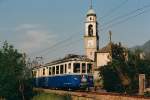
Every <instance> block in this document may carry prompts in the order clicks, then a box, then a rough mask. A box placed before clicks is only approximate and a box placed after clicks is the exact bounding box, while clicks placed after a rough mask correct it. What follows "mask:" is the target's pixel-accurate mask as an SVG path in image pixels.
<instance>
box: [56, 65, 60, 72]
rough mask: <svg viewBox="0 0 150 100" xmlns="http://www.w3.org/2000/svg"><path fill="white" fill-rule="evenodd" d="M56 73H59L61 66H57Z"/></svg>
mask: <svg viewBox="0 0 150 100" xmlns="http://www.w3.org/2000/svg"><path fill="white" fill-rule="evenodd" d="M56 74H59V66H56Z"/></svg>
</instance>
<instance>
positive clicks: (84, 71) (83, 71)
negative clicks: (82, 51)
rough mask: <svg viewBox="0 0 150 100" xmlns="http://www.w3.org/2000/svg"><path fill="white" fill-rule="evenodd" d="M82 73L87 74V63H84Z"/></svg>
mask: <svg viewBox="0 0 150 100" xmlns="http://www.w3.org/2000/svg"><path fill="white" fill-rule="evenodd" d="M82 73H86V66H85V63H82Z"/></svg>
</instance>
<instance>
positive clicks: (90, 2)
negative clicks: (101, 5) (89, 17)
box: [90, 0, 93, 9]
mask: <svg viewBox="0 0 150 100" xmlns="http://www.w3.org/2000/svg"><path fill="white" fill-rule="evenodd" d="M92 7H93V5H92V0H90V9H92Z"/></svg>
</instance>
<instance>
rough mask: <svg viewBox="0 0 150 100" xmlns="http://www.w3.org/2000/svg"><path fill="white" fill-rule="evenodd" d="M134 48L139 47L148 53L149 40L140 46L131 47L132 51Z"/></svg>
mask: <svg viewBox="0 0 150 100" xmlns="http://www.w3.org/2000/svg"><path fill="white" fill-rule="evenodd" d="M135 49H140V50H142V51H144V52H145V53H150V40H149V41H147V42H146V43H144V44H143V45H141V46H135V47H133V48H131V50H132V51H134V50H135Z"/></svg>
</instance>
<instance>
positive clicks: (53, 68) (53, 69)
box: [52, 67, 55, 75]
mask: <svg viewBox="0 0 150 100" xmlns="http://www.w3.org/2000/svg"><path fill="white" fill-rule="evenodd" d="M52 74H53V75H55V67H52Z"/></svg>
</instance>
